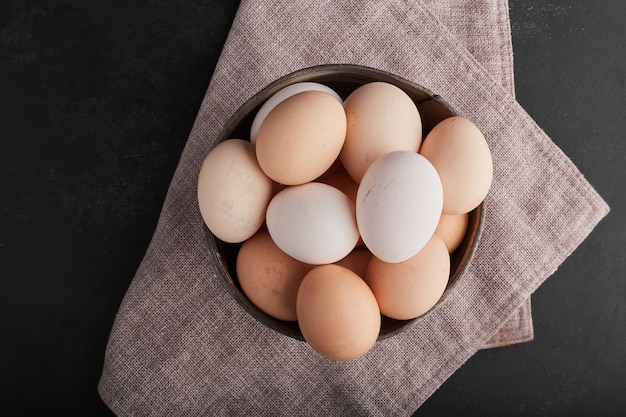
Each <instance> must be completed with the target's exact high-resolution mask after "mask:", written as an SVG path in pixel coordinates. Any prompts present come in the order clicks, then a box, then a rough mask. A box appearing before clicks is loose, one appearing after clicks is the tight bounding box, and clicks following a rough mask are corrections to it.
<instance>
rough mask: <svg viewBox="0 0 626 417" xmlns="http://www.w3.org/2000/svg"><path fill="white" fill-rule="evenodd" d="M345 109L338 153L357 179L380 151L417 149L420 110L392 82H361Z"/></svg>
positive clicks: (359, 180) (345, 104)
mask: <svg viewBox="0 0 626 417" xmlns="http://www.w3.org/2000/svg"><path fill="white" fill-rule="evenodd" d="M344 109H345V111H346V118H347V122H348V126H347V130H346V140H345V143H344V146H343V149H342V150H341V154H340V155H339V157H340V158H341V162H342V163H343V165H344V166H345V168H346V171H348V173H349V174H350V176H351V177H352V179H354V181H356V182H357V183H360V182H361V178H362V177H363V174H365V171H366V170H367V168H368V167H369V166H370V165H371V163H372V162H374V161H375V160H376V159H378V158H379V157H381V156H382V155H384V154H386V153H388V152H391V151H398V150H408V151H413V152H417V151H418V149H419V147H420V144H421V143H422V120H421V117H420V114H419V111H418V109H417V107H416V106H415V103H413V101H412V100H411V98H410V97H409V96H408V95H407V94H406V93H405V92H404V91H402V90H401V89H400V88H398V87H396V86H395V85H393V84H389V83H385V82H372V83H368V84H364V85H362V86H361V87H359V88H357V89H356V90H354V91H353V92H352V93H351V94H350V95H349V96H348V97H347V98H346V100H345V101H344Z"/></svg>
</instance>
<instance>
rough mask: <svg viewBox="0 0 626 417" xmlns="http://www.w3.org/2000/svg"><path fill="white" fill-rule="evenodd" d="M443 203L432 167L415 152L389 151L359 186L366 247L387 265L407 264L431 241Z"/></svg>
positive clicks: (358, 206)
mask: <svg viewBox="0 0 626 417" xmlns="http://www.w3.org/2000/svg"><path fill="white" fill-rule="evenodd" d="M442 204H443V191H442V187H441V182H440V180H439V176H438V175H437V171H436V170H435V168H434V167H433V166H432V164H431V163H430V162H428V160H427V159H426V158H424V157H423V156H421V155H419V154H417V153H415V152H411V151H395V152H390V153H388V154H386V155H384V156H382V157H381V158H379V159H377V160H376V161H375V162H374V163H373V164H372V165H371V166H370V167H369V168H368V170H367V172H366V173H365V175H364V176H363V179H362V181H361V184H359V189H358V192H357V202H356V217H357V224H358V228H359V231H360V233H361V237H362V239H363V242H364V243H365V245H366V246H367V248H368V249H369V250H370V251H371V252H372V254H373V255H374V256H376V257H378V258H380V259H381V260H383V261H385V262H389V263H393V262H402V261H405V260H407V259H409V258H410V257H412V256H413V255H415V254H416V253H417V252H418V251H419V250H420V249H421V248H422V247H423V246H424V245H425V244H426V242H428V240H429V239H430V238H431V236H432V234H433V232H434V231H435V228H436V227H437V224H438V223H439V217H440V216H441V208H442Z"/></svg>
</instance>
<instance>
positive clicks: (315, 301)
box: [296, 264, 381, 361]
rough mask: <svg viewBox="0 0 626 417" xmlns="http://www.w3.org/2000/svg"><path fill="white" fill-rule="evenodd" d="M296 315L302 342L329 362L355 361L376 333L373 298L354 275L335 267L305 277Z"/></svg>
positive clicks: (377, 318)
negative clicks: (304, 341)
mask: <svg viewBox="0 0 626 417" xmlns="http://www.w3.org/2000/svg"><path fill="white" fill-rule="evenodd" d="M296 311H297V316H298V324H299V325H300V330H301V331H302V335H303V336H304V339H305V340H306V341H307V343H308V344H309V345H311V347H312V348H313V349H314V350H315V351H317V352H318V353H319V354H321V355H323V356H325V357H327V358H330V359H334V360H339V361H348V360H353V359H357V358H359V357H360V356H362V355H364V354H365V353H366V352H367V351H369V350H370V349H371V348H372V346H373V345H374V343H375V342H376V339H377V338H378V334H379V332H380V325H381V317H380V310H379V309H378V303H377V302H376V298H375V297H374V294H373V293H372V291H371V290H370V288H369V287H368V286H367V284H366V283H365V281H363V279H361V278H360V277H359V276H358V275H357V274H355V273H354V272H352V271H350V270H349V269H346V268H344V267H342V266H339V265H334V264H331V265H322V266H318V267H315V268H313V269H312V270H311V271H309V272H308V273H307V274H306V275H305V277H304V279H303V280H302V282H301V284H300V288H299V290H298V298H297V302H296Z"/></svg>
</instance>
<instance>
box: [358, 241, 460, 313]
mask: <svg viewBox="0 0 626 417" xmlns="http://www.w3.org/2000/svg"><path fill="white" fill-rule="evenodd" d="M449 276H450V255H449V254H448V249H447V248H446V245H445V243H444V242H443V240H441V238H440V237H439V236H437V235H433V237H432V238H431V239H430V241H428V243H427V244H426V246H424V247H423V248H422V250H420V251H419V252H418V253H417V254H416V255H415V256H413V257H412V258H410V259H408V260H406V261H404V262H399V263H393V264H391V263H386V262H383V261H381V260H380V259H378V258H376V257H372V260H371V261H370V264H369V266H368V268H367V274H366V277H365V281H366V282H367V284H368V285H369V286H370V288H371V289H372V292H373V293H374V295H375V296H376V300H377V301H378V305H379V307H380V312H381V313H382V314H384V315H386V316H387V317H391V318H393V319H397V320H409V319H413V318H416V317H419V316H421V315H423V314H425V313H426V312H428V311H429V310H430V309H431V308H432V307H433V306H434V305H435V304H436V303H437V301H439V299H440V298H441V296H442V295H443V292H444V291H445V289H446V285H447V284H448V278H449Z"/></svg>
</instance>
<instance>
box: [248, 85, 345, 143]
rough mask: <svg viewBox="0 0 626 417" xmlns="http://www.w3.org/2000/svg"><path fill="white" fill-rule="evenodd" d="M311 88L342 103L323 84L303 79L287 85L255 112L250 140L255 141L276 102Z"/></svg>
mask: <svg viewBox="0 0 626 417" xmlns="http://www.w3.org/2000/svg"><path fill="white" fill-rule="evenodd" d="M311 90H314V91H322V92H324V93H327V94H330V95H331V96H333V97H335V99H337V100H338V101H339V102H340V103H342V104H343V100H341V97H339V94H337V93H336V92H335V90H333V89H332V88H330V87H328V86H326V85H324V84H320V83H316V82H310V81H304V82H300V83H295V84H291V85H288V86H287V87H284V88H282V89H280V90H278V91H277V92H276V93H274V94H273V95H272V96H271V97H270V98H269V99H267V101H266V102H264V103H263V105H262V106H261V107H260V108H259V110H258V111H257V112H256V114H255V116H254V119H253V120H252V126H251V127H250V142H251V143H256V138H257V135H258V134H259V129H260V128H261V125H262V124H263V121H264V120H265V118H266V117H267V115H268V114H269V112H270V111H272V109H274V107H276V105H278V103H280V102H281V101H283V100H285V99H286V98H289V97H291V96H293V95H296V94H298V93H301V92H303V91H311Z"/></svg>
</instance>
